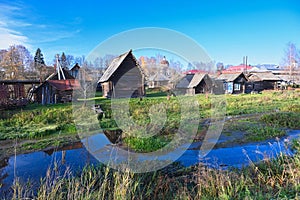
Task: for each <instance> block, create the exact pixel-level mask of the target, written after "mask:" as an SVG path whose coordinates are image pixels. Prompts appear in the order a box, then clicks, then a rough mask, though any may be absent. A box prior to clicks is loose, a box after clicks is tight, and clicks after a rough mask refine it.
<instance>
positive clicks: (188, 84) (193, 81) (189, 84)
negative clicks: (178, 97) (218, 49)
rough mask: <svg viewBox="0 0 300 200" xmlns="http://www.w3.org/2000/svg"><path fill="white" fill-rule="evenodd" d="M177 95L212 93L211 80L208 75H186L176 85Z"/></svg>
mask: <svg viewBox="0 0 300 200" xmlns="http://www.w3.org/2000/svg"><path fill="white" fill-rule="evenodd" d="M176 91H177V92H178V93H179V94H187V95H195V94H203V93H212V79H211V78H210V77H209V75H208V74H200V73H196V74H186V75H185V76H184V77H183V78H182V79H181V80H180V81H179V82H178V84H177V85H176Z"/></svg>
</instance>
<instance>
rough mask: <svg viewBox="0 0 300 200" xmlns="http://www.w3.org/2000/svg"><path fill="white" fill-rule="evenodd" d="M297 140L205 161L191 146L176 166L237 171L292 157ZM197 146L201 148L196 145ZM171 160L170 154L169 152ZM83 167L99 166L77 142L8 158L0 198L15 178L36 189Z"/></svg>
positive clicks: (227, 150)
mask: <svg viewBox="0 0 300 200" xmlns="http://www.w3.org/2000/svg"><path fill="white" fill-rule="evenodd" d="M299 136H300V130H293V131H290V132H289V133H288V135H287V136H285V137H282V138H280V139H277V140H276V139H273V140H268V141H263V142H255V143H247V144H241V145H234V146H227V147H222V148H214V149H212V150H211V151H210V152H209V153H208V154H207V155H206V156H205V157H202V158H200V157H199V154H201V152H200V150H199V148H198V147H199V143H192V144H191V145H190V146H189V148H188V149H187V150H186V151H185V152H184V153H183V154H182V156H180V157H179V158H178V159H177V160H176V162H179V163H180V164H182V165H183V166H191V165H194V164H197V163H199V162H201V163H203V164H205V165H208V166H210V167H215V168H225V169H226V168H228V167H236V168H241V167H243V166H247V165H249V164H250V163H251V162H258V161H261V160H263V159H269V158H275V157H277V156H278V155H280V154H281V153H283V154H285V155H293V151H292V150H291V149H290V146H289V145H287V144H288V143H289V142H291V141H292V140H293V139H296V138H298V137H299ZM94 137H97V140H98V141H99V142H100V143H101V145H104V146H105V145H113V144H112V143H111V142H110V140H109V139H108V138H107V137H106V136H105V135H104V134H103V133H99V134H97V135H96V136H94ZM200 145H201V144H200ZM170 156H172V152H170ZM87 164H94V165H97V164H99V161H98V160H97V159H95V158H94V157H93V156H92V155H91V154H90V153H89V152H88V151H87V150H86V148H84V146H83V144H82V143H81V142H78V143H74V144H72V145H69V146H66V147H63V148H61V149H51V150H47V151H39V152H34V153H28V154H21V155H17V156H12V157H9V158H7V159H4V160H2V161H0V197H1V196H6V195H8V193H9V191H10V190H11V186H12V184H13V181H14V180H15V178H17V177H18V178H19V181H20V182H21V183H26V182H29V183H31V184H33V186H36V187H38V184H39V183H40V180H41V178H42V177H45V176H46V173H47V169H49V168H50V169H52V170H54V169H57V170H58V171H59V172H61V173H64V172H65V171H66V169H68V170H70V172H72V174H76V173H77V172H78V173H80V171H81V170H82V168H83V167H84V166H85V165H87Z"/></svg>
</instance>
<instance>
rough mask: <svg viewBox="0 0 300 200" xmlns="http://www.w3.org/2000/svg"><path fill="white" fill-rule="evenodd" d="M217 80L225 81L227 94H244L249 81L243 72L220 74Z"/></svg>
mask: <svg viewBox="0 0 300 200" xmlns="http://www.w3.org/2000/svg"><path fill="white" fill-rule="evenodd" d="M216 81H217V82H220V81H223V86H224V91H225V93H226V94H242V93H245V84H246V82H247V81H248V78H247V77H246V76H245V74H244V73H243V72H239V73H232V72H227V73H223V74H221V75H219V76H218V77H217V78H216Z"/></svg>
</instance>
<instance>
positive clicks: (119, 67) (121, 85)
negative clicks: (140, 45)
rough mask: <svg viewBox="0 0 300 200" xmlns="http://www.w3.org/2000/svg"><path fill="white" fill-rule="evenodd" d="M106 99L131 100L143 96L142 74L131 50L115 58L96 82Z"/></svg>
mask: <svg viewBox="0 0 300 200" xmlns="http://www.w3.org/2000/svg"><path fill="white" fill-rule="evenodd" d="M98 83H100V84H101V86H102V95H103V96H104V97H107V98H131V97H142V96H144V95H145V87H144V73H143V71H142V69H141V67H140V65H139V63H138V61H137V60H136V58H135V57H134V55H133V54H132V50H130V51H128V52H126V53H124V54H122V55H120V56H118V57H116V58H115V59H113V60H112V62H111V64H110V65H109V67H108V68H107V69H106V70H105V72H104V73H103V75H102V77H101V78H100V80H99V81H98Z"/></svg>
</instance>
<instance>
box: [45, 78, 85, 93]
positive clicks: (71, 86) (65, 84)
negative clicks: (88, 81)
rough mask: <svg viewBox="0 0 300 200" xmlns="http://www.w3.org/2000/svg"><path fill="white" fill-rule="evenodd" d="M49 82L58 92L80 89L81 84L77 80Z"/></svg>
mask: <svg viewBox="0 0 300 200" xmlns="http://www.w3.org/2000/svg"><path fill="white" fill-rule="evenodd" d="M47 82H48V83H49V84H50V85H51V86H52V87H55V88H56V89H57V90H60V91H66V90H77V89H80V83H79V81H78V80H76V79H67V80H48V81H47Z"/></svg>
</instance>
